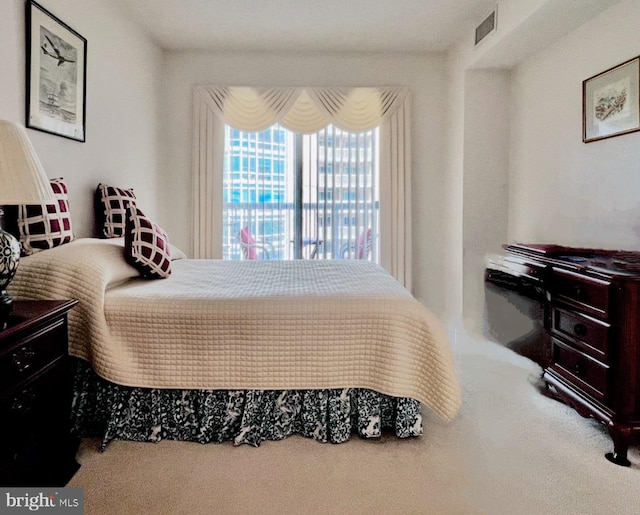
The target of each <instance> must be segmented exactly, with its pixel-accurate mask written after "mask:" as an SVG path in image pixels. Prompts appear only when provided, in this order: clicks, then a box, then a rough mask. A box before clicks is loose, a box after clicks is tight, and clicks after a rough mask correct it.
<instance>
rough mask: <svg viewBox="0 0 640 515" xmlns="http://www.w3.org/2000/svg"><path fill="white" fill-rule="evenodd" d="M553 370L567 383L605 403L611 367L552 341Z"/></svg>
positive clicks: (555, 340) (556, 341)
mask: <svg viewBox="0 0 640 515" xmlns="http://www.w3.org/2000/svg"><path fill="white" fill-rule="evenodd" d="M551 345H552V353H553V364H552V365H551V368H552V369H553V370H554V371H555V372H556V373H557V374H558V375H560V376H562V377H563V378H564V379H565V380H566V381H568V382H570V383H571V384H572V385H574V386H575V387H576V388H578V389H580V390H582V391H583V392H584V393H586V394H587V395H589V396H591V397H592V398H594V399H596V400H598V401H600V402H605V401H606V398H607V384H608V376H609V367H608V366H607V365H604V364H602V363H599V362H598V361H596V360H595V359H593V358H592V357H590V356H588V355H587V354H585V353H583V352H580V351H579V350H577V349H574V348H573V347H571V346H569V345H566V344H565V343H563V342H561V341H559V340H557V339H556V338H552V339H551Z"/></svg>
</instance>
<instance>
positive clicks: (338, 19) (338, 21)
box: [109, 0, 496, 52]
mask: <svg viewBox="0 0 640 515" xmlns="http://www.w3.org/2000/svg"><path fill="white" fill-rule="evenodd" d="M109 1H111V2H112V3H114V4H116V5H117V6H118V7H120V8H121V10H122V11H124V12H125V13H126V15H127V16H130V17H132V18H133V19H134V20H135V21H136V23H137V24H138V25H139V26H140V27H142V28H143V30H144V31H145V32H146V33H147V34H148V35H149V36H150V37H151V39H153V41H154V42H155V43H156V44H157V45H158V46H159V47H160V48H162V49H164V50H252V51H256V50H268V51H286V52H290V51H302V52H334V51H339V52H349V51H351V52H441V51H445V50H447V49H448V48H449V47H450V46H452V45H453V44H454V43H456V42H457V41H459V40H460V39H461V38H462V37H464V36H465V35H468V36H469V37H471V35H472V34H473V31H474V29H475V27H476V26H477V25H478V24H479V23H480V22H481V21H482V20H483V19H484V17H485V15H487V14H488V13H489V12H490V11H491V9H492V8H493V7H495V5H496V0H227V1H224V0H135V1H132V0H109Z"/></svg>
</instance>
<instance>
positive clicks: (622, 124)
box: [582, 56, 640, 143]
mask: <svg viewBox="0 0 640 515" xmlns="http://www.w3.org/2000/svg"><path fill="white" fill-rule="evenodd" d="M639 97H640V56H639V57H635V58H633V59H630V60H628V61H625V62H624V63H622V64H619V65H617V66H614V67H613V68H610V69H609V70H606V71H604V72H602V73H599V74H598V75H594V76H593V77H591V78H589V79H587V80H585V81H583V82H582V141H584V142H585V143H589V142H591V141H596V140H599V139H604V138H611V137H613V136H620V135H622V134H628V133H630V132H635V131H639V130H640V102H639Z"/></svg>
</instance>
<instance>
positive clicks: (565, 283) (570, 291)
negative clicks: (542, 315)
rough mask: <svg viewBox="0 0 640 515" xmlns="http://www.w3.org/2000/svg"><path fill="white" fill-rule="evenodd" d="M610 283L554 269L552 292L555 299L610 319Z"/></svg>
mask: <svg viewBox="0 0 640 515" xmlns="http://www.w3.org/2000/svg"><path fill="white" fill-rule="evenodd" d="M610 286H611V283H610V282H609V281H605V280H602V279H596V278H594V277H589V276H586V275H581V274H578V273H575V272H571V271H569V270H562V269H560V268H553V270H552V275H551V284H550V290H551V294H552V296H553V297H555V298H557V299H558V300H562V301H563V302H567V303H569V304H571V305H574V306H576V307H578V308H580V309H583V310H585V311H586V312H588V313H590V314H592V315H595V316H598V317H600V318H605V319H606V318H608V317H609V309H610V300H611V299H610Z"/></svg>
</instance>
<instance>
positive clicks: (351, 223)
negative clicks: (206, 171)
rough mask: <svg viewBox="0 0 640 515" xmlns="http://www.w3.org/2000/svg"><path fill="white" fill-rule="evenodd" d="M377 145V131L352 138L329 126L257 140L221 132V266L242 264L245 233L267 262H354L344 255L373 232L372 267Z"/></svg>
mask: <svg viewBox="0 0 640 515" xmlns="http://www.w3.org/2000/svg"><path fill="white" fill-rule="evenodd" d="M377 138H378V129H373V130H370V131H366V132H362V133H350V132H346V131H342V130H340V129H338V128H336V127H335V126H333V125H329V126H328V127H327V128H326V129H323V130H321V131H319V132H317V133H312V134H300V133H294V132H292V131H289V130H287V129H285V128H283V127H281V126H280V125H274V126H272V127H270V128H268V129H266V130H264V131H261V132H244V131H238V130H236V129H233V128H231V127H230V126H226V128H225V158H224V169H223V199H224V206H223V227H224V229H223V258H224V259H241V256H242V249H241V246H240V241H239V239H238V234H239V232H240V231H241V230H242V229H243V228H244V227H249V228H250V231H251V234H252V236H253V237H254V239H256V241H262V242H267V243H268V244H269V245H270V248H271V249H273V250H272V251H271V252H270V254H269V258H270V259H294V258H309V257H315V258H318V259H341V258H344V257H347V256H350V255H355V253H353V252H347V251H346V250H345V249H353V248H354V247H355V246H356V245H357V242H358V239H359V238H360V239H361V235H363V234H365V233H366V231H367V229H372V235H374V236H373V238H372V246H371V248H372V251H371V253H370V255H369V256H367V257H368V259H372V260H373V261H376V262H377V260H378V253H377V251H376V247H377V245H376V241H377V237H376V236H375V235H377V234H378V225H379V207H380V202H379V180H378V144H377ZM249 142H251V144H248V143H249ZM256 163H258V167H257V169H256ZM334 171H335V173H334ZM247 172H251V173H250V174H247ZM239 199H242V201H239ZM332 220H336V221H338V222H339V223H337V224H335V225H334V224H332V222H331V221H332Z"/></svg>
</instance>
